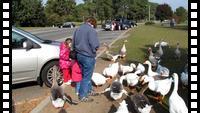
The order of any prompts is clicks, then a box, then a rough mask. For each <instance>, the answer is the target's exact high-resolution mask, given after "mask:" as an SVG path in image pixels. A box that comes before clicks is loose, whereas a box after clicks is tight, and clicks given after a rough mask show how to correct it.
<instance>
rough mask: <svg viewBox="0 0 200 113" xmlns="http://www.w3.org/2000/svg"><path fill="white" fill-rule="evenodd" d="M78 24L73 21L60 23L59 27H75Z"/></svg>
mask: <svg viewBox="0 0 200 113" xmlns="http://www.w3.org/2000/svg"><path fill="white" fill-rule="evenodd" d="M75 26H76V25H75V24H74V23H73V22H65V23H64V24H63V25H59V26H58V27H59V28H74V27H75Z"/></svg>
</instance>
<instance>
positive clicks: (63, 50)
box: [59, 42, 72, 69]
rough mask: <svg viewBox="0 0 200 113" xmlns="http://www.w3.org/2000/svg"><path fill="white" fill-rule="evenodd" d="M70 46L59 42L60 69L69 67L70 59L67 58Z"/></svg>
mask: <svg viewBox="0 0 200 113" xmlns="http://www.w3.org/2000/svg"><path fill="white" fill-rule="evenodd" d="M69 53H70V48H69V47H68V46H66V45H65V44H64V42H62V43H61V44H60V55H59V56H60V59H59V66H60V68H61V69H68V68H71V64H72V62H71V60H70V59H69Z"/></svg>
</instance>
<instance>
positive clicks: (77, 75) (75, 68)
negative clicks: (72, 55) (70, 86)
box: [72, 60, 82, 82]
mask: <svg viewBox="0 0 200 113" xmlns="http://www.w3.org/2000/svg"><path fill="white" fill-rule="evenodd" d="M81 80H82V72H81V68H80V66H79V64H78V62H77V61H76V60H75V61H74V63H73V65H72V81H73V82H80V81H81Z"/></svg>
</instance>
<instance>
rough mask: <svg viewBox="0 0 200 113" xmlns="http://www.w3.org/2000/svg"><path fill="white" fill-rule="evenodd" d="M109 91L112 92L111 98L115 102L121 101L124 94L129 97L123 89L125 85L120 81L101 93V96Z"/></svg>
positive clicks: (117, 80) (116, 81) (114, 82)
mask: <svg viewBox="0 0 200 113" xmlns="http://www.w3.org/2000/svg"><path fill="white" fill-rule="evenodd" d="M108 91H110V97H111V98H112V99H114V100H119V99H120V98H121V97H122V96H123V94H125V95H127V96H128V92H127V91H126V90H125V89H124V88H123V85H122V84H121V82H120V81H119V79H116V80H115V81H113V82H112V84H111V86H110V87H108V88H106V89H105V90H104V91H102V92H100V94H102V93H105V92H108Z"/></svg>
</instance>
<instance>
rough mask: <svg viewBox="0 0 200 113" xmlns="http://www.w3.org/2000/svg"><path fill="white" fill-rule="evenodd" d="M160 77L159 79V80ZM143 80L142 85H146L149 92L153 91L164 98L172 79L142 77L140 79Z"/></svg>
mask: <svg viewBox="0 0 200 113" xmlns="http://www.w3.org/2000/svg"><path fill="white" fill-rule="evenodd" d="M160 77H161V78H160ZM141 79H142V80H143V83H142V84H145V83H148V88H149V89H150V90H151V91H155V92H157V93H160V94H161V95H162V96H163V97H162V99H163V98H164V96H165V95H166V94H167V93H168V92H169V91H170V88H171V84H172V78H171V77H170V78H169V77H168V78H163V77H162V76H154V77H152V76H147V75H144V76H142V77H141Z"/></svg>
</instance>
